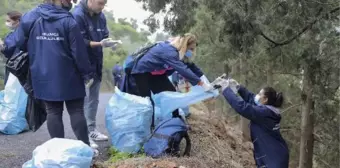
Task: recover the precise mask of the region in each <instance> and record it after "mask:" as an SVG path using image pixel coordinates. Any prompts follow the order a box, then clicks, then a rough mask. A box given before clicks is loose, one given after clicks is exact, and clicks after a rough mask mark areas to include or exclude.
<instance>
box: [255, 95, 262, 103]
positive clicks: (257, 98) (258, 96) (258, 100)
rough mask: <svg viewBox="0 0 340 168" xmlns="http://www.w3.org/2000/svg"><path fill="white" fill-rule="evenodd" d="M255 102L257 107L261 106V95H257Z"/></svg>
mask: <svg viewBox="0 0 340 168" xmlns="http://www.w3.org/2000/svg"><path fill="white" fill-rule="evenodd" d="M254 102H255V104H256V105H258V106H259V105H261V102H260V95H256V96H255V98H254Z"/></svg>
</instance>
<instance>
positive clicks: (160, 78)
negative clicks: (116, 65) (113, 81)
mask: <svg viewBox="0 0 340 168" xmlns="http://www.w3.org/2000/svg"><path fill="white" fill-rule="evenodd" d="M133 77H134V79H135V81H136V85H137V88H138V91H139V95H138V96H141V97H150V98H151V92H152V93H153V94H157V93H160V92H163V91H174V92H176V89H175V87H174V86H173V85H172V83H171V82H170V81H169V79H168V76H167V75H166V74H164V75H151V73H142V74H134V75H133ZM151 102H152V104H153V105H154V102H153V101H152V99H151ZM169 103H171V102H169ZM173 117H179V112H178V110H175V111H174V112H173ZM153 123H154V114H153V116H152V125H151V127H154V125H153Z"/></svg>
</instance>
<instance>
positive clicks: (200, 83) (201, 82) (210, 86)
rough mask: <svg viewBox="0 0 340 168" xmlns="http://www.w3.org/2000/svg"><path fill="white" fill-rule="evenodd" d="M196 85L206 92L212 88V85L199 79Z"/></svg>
mask: <svg viewBox="0 0 340 168" xmlns="http://www.w3.org/2000/svg"><path fill="white" fill-rule="evenodd" d="M198 85H200V86H202V87H203V88H204V91H206V92H209V91H212V90H214V87H213V86H212V85H211V84H209V83H205V82H203V81H200V82H199V83H198Z"/></svg>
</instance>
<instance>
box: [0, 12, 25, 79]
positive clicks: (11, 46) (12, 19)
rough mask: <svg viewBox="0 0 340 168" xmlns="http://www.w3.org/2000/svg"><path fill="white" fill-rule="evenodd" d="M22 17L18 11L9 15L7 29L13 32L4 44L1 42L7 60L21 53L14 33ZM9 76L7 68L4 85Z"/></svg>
mask: <svg viewBox="0 0 340 168" xmlns="http://www.w3.org/2000/svg"><path fill="white" fill-rule="evenodd" d="M21 15H22V14H21V13H20V12H18V11H11V12H8V13H7V18H6V23H5V24H6V26H7V28H8V29H10V30H11V32H10V33H8V34H7V36H6V37H5V39H4V41H3V42H2V41H1V40H0V50H1V53H2V54H4V56H5V57H6V58H7V59H9V58H11V57H12V56H13V55H14V54H16V53H18V52H19V49H17V48H16V44H15V43H14V37H15V35H14V33H15V30H16V29H17V27H18V26H19V22H20V18H21ZM6 63H7V62H6ZM8 76H9V71H8V70H7V68H5V78H4V85H6V82H7V79H8Z"/></svg>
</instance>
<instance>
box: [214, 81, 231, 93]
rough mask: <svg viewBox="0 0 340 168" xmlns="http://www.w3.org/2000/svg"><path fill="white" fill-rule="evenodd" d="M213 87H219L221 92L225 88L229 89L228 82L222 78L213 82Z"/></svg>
mask: <svg viewBox="0 0 340 168" xmlns="http://www.w3.org/2000/svg"><path fill="white" fill-rule="evenodd" d="M213 83H214V85H218V86H221V90H222V91H224V90H225V89H226V88H227V87H229V80H228V79H223V78H217V79H216V80H215V81H214V82H213Z"/></svg>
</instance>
